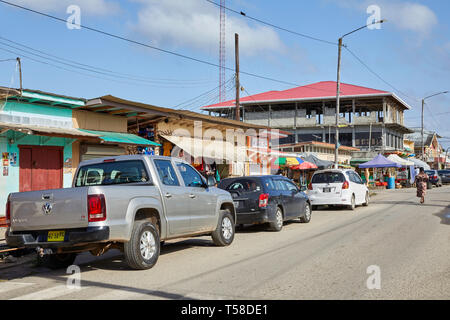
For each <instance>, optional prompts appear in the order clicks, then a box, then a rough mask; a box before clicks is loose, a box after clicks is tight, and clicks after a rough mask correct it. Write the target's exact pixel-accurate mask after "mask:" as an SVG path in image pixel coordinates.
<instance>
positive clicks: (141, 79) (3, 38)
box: [0, 36, 209, 83]
mask: <svg viewBox="0 0 450 320" xmlns="http://www.w3.org/2000/svg"><path fill="white" fill-rule="evenodd" d="M0 39H2V40H5V41H8V42H10V43H13V44H15V45H18V46H21V47H24V48H27V49H29V50H32V51H35V52H39V53H41V54H44V55H46V56H49V57H53V58H56V59H58V60H61V61H67V62H69V63H73V64H76V65H79V66H84V67H87V68H90V69H94V70H99V71H102V72H106V73H111V74H113V75H119V76H125V77H130V78H131V79H133V80H134V79H135V80H138V81H148V82H156V83H159V82H163V83H165V82H167V81H170V82H189V83H190V82H192V83H194V82H198V83H200V82H201V83H205V80H182V79H152V78H147V77H141V76H136V75H132V74H128V73H120V72H116V71H111V70H108V69H104V68H99V67H95V66H91V65H88V64H84V63H80V62H77V61H74V60H70V59H65V58H61V57H58V56H55V55H53V54H50V53H48V52H45V51H42V50H38V49H34V48H32V47H30V46H26V45H24V44H22V43H19V42H16V41H13V40H10V39H7V38H5V37H2V36H0ZM4 45H7V44H4ZM19 50H22V51H25V50H23V49H19ZM25 52H26V51H25ZM31 54H34V53H31ZM46 59H48V58H46ZM14 60H15V59H14ZM58 63H60V62H59V61H58ZM208 82H209V81H208Z"/></svg>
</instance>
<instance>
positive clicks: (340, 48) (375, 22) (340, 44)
mask: <svg viewBox="0 0 450 320" xmlns="http://www.w3.org/2000/svg"><path fill="white" fill-rule="evenodd" d="M385 21H386V20H379V21H374V22H372V23H370V24H366V25H365V26H362V27H360V28H358V29H355V30H353V31H350V32H349V33H346V34H344V35H343V36H342V37H340V38H339V41H338V65H337V85H336V134H335V139H334V140H335V145H334V168H335V169H337V168H338V167H339V162H338V155H339V94H340V92H339V90H340V87H341V51H342V39H343V38H344V37H346V36H348V35H349V34H352V33H354V32H356V31H359V30H361V29H364V28H367V27H368V26H371V25H374V24H378V23H383V22H385Z"/></svg>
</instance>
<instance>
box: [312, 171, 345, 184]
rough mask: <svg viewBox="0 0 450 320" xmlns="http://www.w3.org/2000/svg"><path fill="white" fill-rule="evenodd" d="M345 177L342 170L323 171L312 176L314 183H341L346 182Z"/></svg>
mask: <svg viewBox="0 0 450 320" xmlns="http://www.w3.org/2000/svg"><path fill="white" fill-rule="evenodd" d="M344 181H345V177H344V175H343V174H342V173H340V172H321V173H317V174H315V175H314V176H313V178H312V181H311V182H312V183H339V182H344Z"/></svg>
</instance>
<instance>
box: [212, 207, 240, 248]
mask: <svg viewBox="0 0 450 320" xmlns="http://www.w3.org/2000/svg"><path fill="white" fill-rule="evenodd" d="M234 230H235V225H234V219H233V216H232V215H231V213H230V211H229V210H228V209H227V210H220V217H219V222H218V223H217V228H216V230H214V231H213V233H212V234H211V237H212V240H213V242H214V244H215V245H216V246H220V247H224V246H228V245H230V244H231V243H232V242H233V239H234Z"/></svg>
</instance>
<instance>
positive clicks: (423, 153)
mask: <svg viewBox="0 0 450 320" xmlns="http://www.w3.org/2000/svg"><path fill="white" fill-rule="evenodd" d="M445 93H448V91H442V92H438V93H435V94H432V95H431V96H428V97H425V98H423V99H422V145H421V147H422V149H421V150H422V161H425V145H424V142H423V107H424V106H425V99H428V98H431V97H434V96H437V95H440V94H445Z"/></svg>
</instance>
